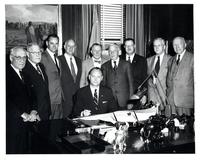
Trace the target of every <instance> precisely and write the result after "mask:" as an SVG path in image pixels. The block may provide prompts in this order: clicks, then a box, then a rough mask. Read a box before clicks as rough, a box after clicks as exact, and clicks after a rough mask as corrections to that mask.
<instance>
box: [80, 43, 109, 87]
mask: <svg viewBox="0 0 200 160" xmlns="http://www.w3.org/2000/svg"><path fill="white" fill-rule="evenodd" d="M91 48H92V49H91V53H92V57H91V58H89V59H86V60H84V61H83V63H82V74H81V80H80V87H81V88H82V87H85V86H87V85H88V73H89V71H90V69H92V68H93V67H99V68H101V65H102V64H103V63H105V62H106V59H104V58H103V57H102V46H101V45H100V44H98V43H94V44H93V45H92V47H91Z"/></svg>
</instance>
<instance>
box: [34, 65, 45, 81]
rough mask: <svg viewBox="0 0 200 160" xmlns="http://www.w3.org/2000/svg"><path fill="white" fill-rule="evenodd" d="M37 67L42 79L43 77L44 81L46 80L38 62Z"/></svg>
mask: <svg viewBox="0 0 200 160" xmlns="http://www.w3.org/2000/svg"><path fill="white" fill-rule="evenodd" d="M36 68H37V72H38V73H39V74H40V75H41V76H42V79H43V81H44V80H45V79H44V75H43V73H42V70H41V68H40V66H39V64H36Z"/></svg>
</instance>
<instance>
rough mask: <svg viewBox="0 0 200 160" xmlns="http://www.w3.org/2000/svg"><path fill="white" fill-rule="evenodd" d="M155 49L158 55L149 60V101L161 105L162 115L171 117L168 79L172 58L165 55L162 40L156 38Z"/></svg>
mask: <svg viewBox="0 0 200 160" xmlns="http://www.w3.org/2000/svg"><path fill="white" fill-rule="evenodd" d="M153 47H154V51H155V53H156V55H154V56H152V57H149V58H148V59H147V65H148V69H147V72H148V75H150V74H152V77H151V78H150V79H149V81H148V100H149V101H150V100H151V101H153V102H154V103H157V104H159V105H160V110H161V113H163V114H165V115H166V116H168V115H169V108H165V107H167V106H168V105H167V104H166V102H167V99H166V77H167V63H168V61H169V59H170V58H171V56H169V55H167V54H165V41H164V39H162V38H156V39H154V41H153Z"/></svg>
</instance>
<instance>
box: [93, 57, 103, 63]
mask: <svg viewBox="0 0 200 160" xmlns="http://www.w3.org/2000/svg"><path fill="white" fill-rule="evenodd" d="M92 60H93V62H95V61H100V62H101V57H100V58H99V59H95V58H94V57H92Z"/></svg>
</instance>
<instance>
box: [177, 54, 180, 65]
mask: <svg viewBox="0 0 200 160" xmlns="http://www.w3.org/2000/svg"><path fill="white" fill-rule="evenodd" d="M179 62H180V54H179V55H178V59H177V61H176V64H177V65H178V64H179Z"/></svg>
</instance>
